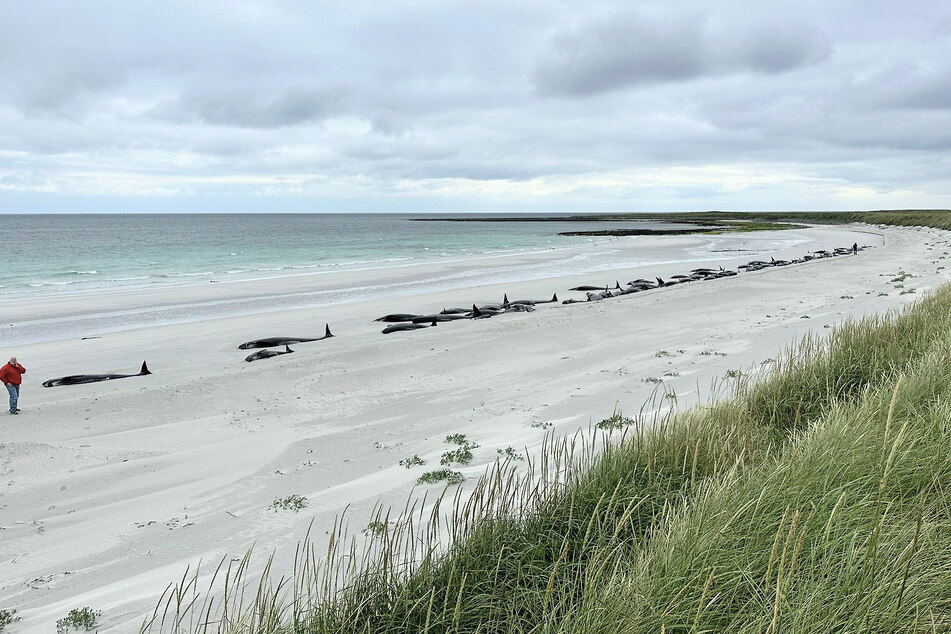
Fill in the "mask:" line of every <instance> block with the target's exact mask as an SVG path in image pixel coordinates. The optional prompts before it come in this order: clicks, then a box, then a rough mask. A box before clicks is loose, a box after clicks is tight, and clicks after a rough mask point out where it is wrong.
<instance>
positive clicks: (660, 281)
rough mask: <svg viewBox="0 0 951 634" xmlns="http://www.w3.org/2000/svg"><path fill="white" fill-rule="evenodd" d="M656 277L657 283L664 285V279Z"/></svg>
mask: <svg viewBox="0 0 951 634" xmlns="http://www.w3.org/2000/svg"><path fill="white" fill-rule="evenodd" d="M654 279H656V280H657V284H658V285H660V286H663V285H664V280H662V279H661V278H659V277H657V278H654Z"/></svg>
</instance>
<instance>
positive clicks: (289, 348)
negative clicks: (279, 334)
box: [284, 343, 294, 352]
mask: <svg viewBox="0 0 951 634" xmlns="http://www.w3.org/2000/svg"><path fill="white" fill-rule="evenodd" d="M284 352H294V351H293V350H291V347H290V346H289V345H287V344H286V343H285V344H284Z"/></svg>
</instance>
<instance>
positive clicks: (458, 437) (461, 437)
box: [446, 434, 479, 449]
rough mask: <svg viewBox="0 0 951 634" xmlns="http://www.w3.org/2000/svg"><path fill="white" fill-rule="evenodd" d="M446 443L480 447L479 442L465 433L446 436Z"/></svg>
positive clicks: (474, 447) (471, 447) (472, 447)
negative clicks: (475, 441) (467, 436)
mask: <svg viewBox="0 0 951 634" xmlns="http://www.w3.org/2000/svg"><path fill="white" fill-rule="evenodd" d="M446 444H448V445H460V446H464V447H468V448H469V449H478V448H479V445H478V443H474V442H472V441H471V440H469V439H468V438H466V435H465V434H449V435H448V436H446Z"/></svg>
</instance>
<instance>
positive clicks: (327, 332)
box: [324, 324, 334, 339]
mask: <svg viewBox="0 0 951 634" xmlns="http://www.w3.org/2000/svg"><path fill="white" fill-rule="evenodd" d="M333 336H334V333H332V332H330V324H324V339H326V338H327V337H333Z"/></svg>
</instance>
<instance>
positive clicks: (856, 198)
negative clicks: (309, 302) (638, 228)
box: [0, 0, 951, 213]
mask: <svg viewBox="0 0 951 634" xmlns="http://www.w3.org/2000/svg"><path fill="white" fill-rule="evenodd" d="M5 15H6V19H5V20H4V21H2V22H0V213H2V212H16V211H269V210H274V211H356V210H362V211H387V210H395V211H397V210H398V211H413V210H420V211H426V210H429V211H442V210H445V211H456V210H466V211H476V210H486V211H492V210H499V211H508V210H559V209H564V210H601V209H616V210H658V209H671V210H676V209H705V208H735V209H764V208H768V209H797V208H798V209H806V208H818V209H823V208H830V209H836V208H843V209H844V208H878V207H906V206H927V207H947V206H949V202H948V197H949V195H951V182H949V179H948V177H947V176H946V175H947V174H948V173H949V170H948V167H949V165H948V163H949V148H951V62H948V61H947V60H951V40H949V38H947V37H946V33H947V32H948V29H949V27H951V10H949V9H948V8H946V5H945V3H940V2H936V1H931V0H922V1H921V2H916V3H905V4H904V5H901V6H898V5H895V4H894V3H891V2H884V1H883V0H870V1H866V2H858V1H854V2H844V1H836V0H832V1H825V2H818V1H811V0H804V1H800V2H785V1H783V0H777V1H775V2H770V3H758V4H757V3H751V2H748V1H747V0H727V1H725V2H720V3H701V2H691V1H682V2H677V3H670V2H655V1H654V0H646V1H643V2H637V3H629V2H591V3H584V4H583V5H579V4H578V3H564V2H559V1H557V0H552V1H539V0H526V1H525V2H520V3H503V2H500V1H497V0H485V1H484V2H480V3H461V2H455V1H452V0H449V1H446V0H443V1H439V2H437V1H435V0H429V1H427V0H422V1H414V2H406V1H405V0H404V1H401V0H394V1H392V2H387V3H370V2H366V1H359V0H358V1H356V2H351V3H337V4H332V5H329V6H328V5H327V4H326V3H320V4H315V3H306V2H296V1H285V2H263V1H262V2H256V1H251V0H244V1H242V2H228V3H225V2H209V3H187V2H182V1H177V2H176V1H174V0H167V1H165V2H162V3H159V2H143V3H131V4H130V3H123V2H117V1H111V2H110V1H104V2H98V3H95V4H94V5H76V4H70V3H66V4H65V5H64V4H63V3H53V2H44V1H41V2H38V3H28V4H21V5H18V6H17V9H16V10H15V11H12V10H11V11H7V12H5Z"/></svg>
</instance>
